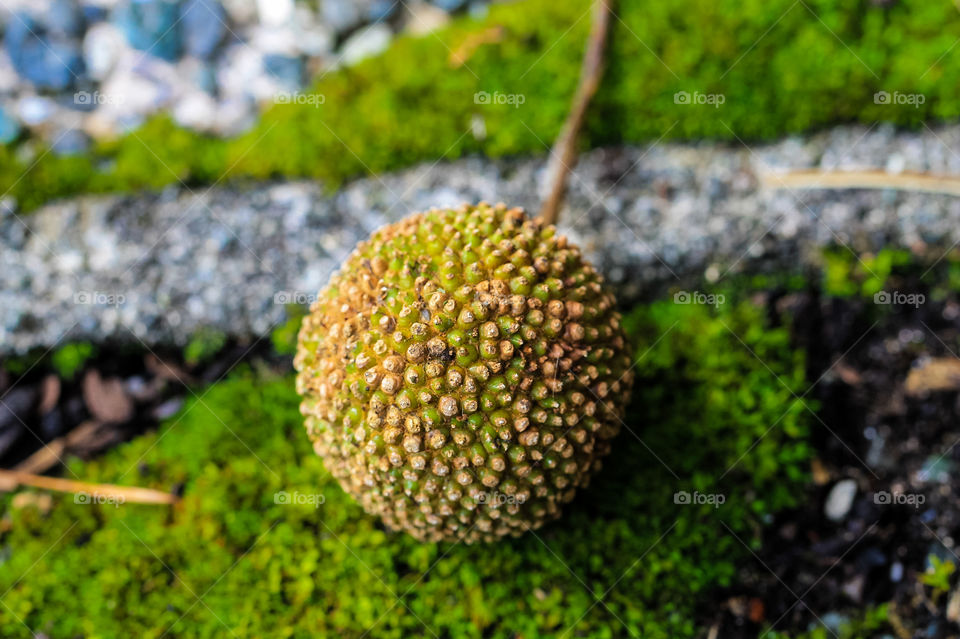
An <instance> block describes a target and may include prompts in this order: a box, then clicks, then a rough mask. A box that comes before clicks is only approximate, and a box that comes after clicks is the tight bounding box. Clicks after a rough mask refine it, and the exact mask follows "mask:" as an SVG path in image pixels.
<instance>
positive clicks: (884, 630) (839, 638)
mask: <svg viewBox="0 0 960 639" xmlns="http://www.w3.org/2000/svg"><path fill="white" fill-rule="evenodd" d="M888 619H889V608H888V605H887V604H883V605H880V606H873V607H870V608H868V609H866V610H864V611H862V612H861V613H860V614H858V616H857V617H856V618H855V619H850V620H848V621H845V622H844V623H841V624H840V625H839V627H838V628H837V629H836V631H834V630H828V629H827V628H825V627H824V626H822V625H818V626H817V627H816V628H813V629H812V630H810V631H809V632H805V633H803V634H799V635H790V634H787V633H782V632H767V633H764V634H762V635H761V637H762V639H830V638H832V639H863V638H864V637H892V636H893V633H892V628H891V626H890V623H889V622H888Z"/></svg>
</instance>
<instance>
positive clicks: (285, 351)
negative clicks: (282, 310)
mask: <svg viewBox="0 0 960 639" xmlns="http://www.w3.org/2000/svg"><path fill="white" fill-rule="evenodd" d="M286 311H287V319H286V321H284V322H283V323H282V324H280V325H279V326H278V327H277V328H275V329H273V332H272V333H270V340H271V341H272V342H273V350H275V351H276V352H278V353H280V354H281V355H293V354H294V353H296V352H297V333H299V332H300V322H301V321H302V320H303V316H304V315H306V314H307V308H306V307H305V306H298V305H296V304H288V305H287V307H286Z"/></svg>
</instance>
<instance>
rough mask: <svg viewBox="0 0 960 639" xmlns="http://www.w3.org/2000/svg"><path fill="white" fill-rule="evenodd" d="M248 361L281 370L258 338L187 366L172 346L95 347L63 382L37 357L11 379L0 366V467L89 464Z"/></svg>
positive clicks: (37, 469) (281, 363)
mask: <svg viewBox="0 0 960 639" xmlns="http://www.w3.org/2000/svg"><path fill="white" fill-rule="evenodd" d="M252 359H256V360H257V361H260V362H264V363H266V364H267V365H270V366H276V367H277V368H278V370H279V369H285V368H286V367H288V366H289V358H279V357H277V356H276V355H275V354H273V353H272V350H271V347H270V342H269V340H261V341H259V342H257V343H254V344H249V343H238V342H231V343H228V344H227V345H226V346H225V347H224V348H222V349H221V350H220V351H219V352H218V353H217V354H216V355H215V356H214V357H212V358H210V359H209V360H207V361H205V362H203V363H202V364H197V365H194V366H190V365H188V364H186V363H185V362H184V359H183V355H182V353H181V352H180V351H178V350H175V349H155V350H153V351H150V352H146V351H144V350H143V349H142V348H136V347H135V346H132V345H129V344H103V345H100V346H99V348H98V353H97V355H96V356H95V357H94V358H92V359H91V360H89V361H87V362H86V363H85V364H84V365H83V367H82V368H81V369H80V370H78V371H77V372H76V373H75V374H74V375H73V377H71V378H63V377H61V376H58V375H57V374H56V373H54V372H52V370H51V366H50V365H49V363H48V362H46V361H45V360H44V359H43V358H41V359H40V361H39V363H38V364H37V365H36V366H32V367H31V368H29V369H28V370H27V371H26V372H25V373H23V374H22V375H20V376H18V377H16V378H14V377H12V376H11V375H10V374H9V373H6V371H4V370H3V369H2V368H0V397H2V402H0V468H6V469H17V470H25V471H28V472H33V473H45V472H47V471H51V470H53V469H55V468H56V467H57V466H58V465H59V464H60V460H61V459H64V458H66V457H67V456H68V455H72V456H78V457H80V458H83V459H89V458H90V457H92V456H94V455H97V454H99V453H101V452H103V451H104V450H106V449H108V448H109V447H111V446H114V445H116V444H118V443H120V442H124V441H127V440H130V439H132V438H133V437H136V436H137V435H139V434H141V433H143V432H145V431H147V430H149V429H151V428H155V427H156V426H157V424H158V423H159V422H160V421H161V420H163V419H166V418H167V417H169V416H171V415H173V414H175V413H176V412H177V411H178V410H179V409H180V407H181V406H182V405H183V403H184V401H186V400H189V399H190V398H192V397H193V396H194V395H202V394H203V391H204V389H205V388H206V387H207V386H209V385H210V384H212V383H214V382H215V381H218V380H219V379H221V378H223V377H225V376H226V374H227V373H228V372H229V371H230V370H232V369H233V368H234V367H235V366H237V365H239V364H240V363H241V362H243V361H247V360H252Z"/></svg>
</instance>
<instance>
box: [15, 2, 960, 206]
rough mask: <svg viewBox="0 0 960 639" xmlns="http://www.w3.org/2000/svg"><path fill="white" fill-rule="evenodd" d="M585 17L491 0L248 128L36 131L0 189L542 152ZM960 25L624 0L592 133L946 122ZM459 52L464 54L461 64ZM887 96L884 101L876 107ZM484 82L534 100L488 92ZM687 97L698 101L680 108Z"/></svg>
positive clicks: (663, 134)
mask: <svg viewBox="0 0 960 639" xmlns="http://www.w3.org/2000/svg"><path fill="white" fill-rule="evenodd" d="M589 23H590V16H589V2H588V0H570V1H568V2H555V1H552V0H522V1H521V2H516V3H511V4H509V5H505V6H496V7H494V8H492V9H491V12H490V14H489V16H487V17H486V18H484V19H482V20H472V19H466V18H465V19H461V20H459V21H457V22H455V23H454V24H453V25H452V26H450V27H448V28H446V29H444V30H442V31H439V32H437V33H434V34H430V35H427V36H423V37H420V38H409V37H402V38H399V39H398V40H397V41H395V42H394V44H393V45H392V47H391V48H390V50H389V51H388V52H387V53H386V54H384V55H382V56H380V57H377V58H374V59H371V60H368V61H365V62H363V63H361V64H359V65H358V66H356V67H353V68H349V69H342V70H338V71H334V72H331V73H328V74H326V75H324V76H323V77H320V78H318V79H317V80H316V81H315V83H314V85H313V87H312V89H311V91H312V92H315V93H317V94H320V95H323V96H324V101H323V104H322V105H319V106H315V104H316V102H318V101H317V100H311V101H310V102H312V103H314V104H280V105H275V106H273V107H272V108H271V109H270V110H269V111H267V112H266V113H265V114H264V115H263V117H262V118H261V121H260V122H259V123H258V124H257V125H256V126H255V127H254V129H253V130H252V131H250V132H249V133H247V134H245V135H243V136H241V137H238V138H236V139H230V140H218V139H211V138H207V137H204V136H201V135H198V134H195V133H191V132H189V131H186V130H184V129H181V128H179V127H177V126H176V125H174V124H173V123H172V122H171V121H170V120H169V119H168V118H166V117H162V116H161V117H157V118H154V119H152V120H150V121H149V122H147V123H146V124H145V125H143V126H142V127H141V128H139V129H138V130H136V131H134V132H132V133H130V134H127V135H125V136H123V137H122V138H120V139H119V140H116V141H114V142H110V143H104V144H100V145H98V146H97V148H96V149H95V150H94V151H93V152H91V153H89V154H87V155H82V156H73V157H62V156H55V155H54V154H50V153H47V152H46V151H45V150H44V149H43V148H40V147H39V146H37V145H36V144H34V143H33V142H29V143H26V144H20V145H19V146H8V147H0V192H8V193H10V194H12V195H14V196H15V197H16V198H17V200H18V202H19V203H20V205H21V206H22V207H24V208H25V209H29V208H32V207H35V206H37V205H39V204H41V203H43V202H46V201H48V200H50V199H52V198H56V197H63V196H69V195H74V194H77V193H81V192H103V191H127V190H133V189H138V188H158V187H162V186H164V185H167V184H171V183H176V182H177V181H183V182H185V183H186V184H188V185H191V186H194V185H204V184H212V183H215V182H217V181H219V180H221V179H231V178H233V179H238V178H258V179H263V178H272V177H282V176H283V177H293V176H297V177H307V178H317V179H321V180H323V181H325V183H327V184H329V185H330V186H334V185H336V184H338V183H339V182H341V181H342V180H344V179H346V178H349V177H352V176H356V175H360V174H364V173H369V172H378V171H384V170H389V169H395V168H398V167H402V166H405V165H409V164H411V163H414V162H418V161H435V160H438V159H442V158H447V159H450V158H455V157H458V156H462V155H464V154H468V153H483V154H485V155H488V156H491V157H496V156H502V155H510V154H528V153H545V152H546V147H545V145H546V144H550V143H552V141H553V140H554V139H555V138H556V135H557V133H558V131H559V129H560V126H561V123H562V121H563V119H564V117H565V115H566V113H567V110H568V108H569V100H570V97H571V95H572V93H573V90H574V86H575V84H576V81H577V76H578V70H579V65H580V58H581V55H582V51H583V45H584V41H585V38H586V35H587V32H588V30H589V26H590V25H589ZM958 38H960V12H958V11H957V8H956V6H955V5H954V3H953V2H951V1H950V0H898V1H897V2H873V1H870V0H801V1H799V2H797V1H795V0H763V1H761V0H747V1H735V0H683V1H682V2H650V1H641V0H623V1H622V2H620V3H619V15H618V18H617V19H616V20H614V22H613V32H612V35H611V51H610V55H609V69H608V73H607V75H606V78H605V80H604V83H603V86H602V87H601V89H600V92H599V94H598V96H597V98H596V101H595V104H594V106H593V107H592V112H591V117H590V119H589V122H588V123H587V127H586V131H585V135H584V144H585V145H588V146H597V145H603V144H615V143H623V142H626V143H643V142H648V141H654V140H671V139H686V140H700V139H724V140H732V139H735V138H741V139H743V140H760V139H767V138H771V137H774V136H779V135H783V134H789V133H794V132H799V131H807V130H810V129H813V128H816V127H819V126H824V125H827V124H832V123H838V122H848V121H862V122H869V123H874V122H877V121H886V122H893V123H896V124H898V125H904V126H920V125H921V123H922V122H934V121H937V120H951V119H954V118H956V117H957V115H958V110H960V100H958V99H957V92H958V91H960V88H958V87H960V58H958V57H957V56H955V55H949V54H948V52H949V51H950V50H951V48H952V47H953V45H954V43H955V42H956V40H957V39H958ZM455 54H463V56H464V57H465V58H466V61H465V63H463V64H461V65H456V64H452V63H451V57H452V56H454V55H455ZM879 91H885V92H887V93H888V94H889V95H890V99H889V100H886V101H883V100H880V101H879V102H880V103H878V101H877V100H875V99H874V95H875V93H876V92H879ZM478 92H486V93H487V94H489V95H490V96H494V94H496V93H500V94H506V95H517V94H520V95H523V98H524V99H523V103H522V104H520V105H515V104H493V103H491V104H478V103H477V100H475V95H476V94H477V93H478ZM678 92H686V93H687V94H689V95H690V96H691V99H690V103H688V104H677V103H676V101H675V94H677V93H678ZM698 95H700V96H723V100H722V104H718V102H719V100H717V99H713V100H712V102H711V103H708V104H696V103H695V102H696V101H697V99H698V98H697V96H698ZM898 95H899V96H901V98H903V99H901V98H898V97H897V96H898ZM911 96H921V97H922V100H921V99H920V98H915V97H914V98H911ZM907 98H910V99H907ZM495 101H496V98H492V99H491V102H495ZM504 101H506V102H510V100H504ZM517 101H518V100H513V101H512V102H514V103H515V102H517ZM481 121H482V124H483V125H482V127H479V123H480V122H481ZM480 128H482V130H483V131H484V132H485V133H484V134H483V135H477V132H478V129H480Z"/></svg>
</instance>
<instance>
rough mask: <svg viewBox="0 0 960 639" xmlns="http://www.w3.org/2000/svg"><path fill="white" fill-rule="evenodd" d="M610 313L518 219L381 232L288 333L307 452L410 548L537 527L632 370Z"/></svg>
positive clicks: (474, 212) (584, 270) (465, 218)
mask: <svg viewBox="0 0 960 639" xmlns="http://www.w3.org/2000/svg"><path fill="white" fill-rule="evenodd" d="M614 306H615V305H614V299H613V296H612V295H611V294H610V293H609V292H608V291H606V290H605V289H604V288H603V286H602V278H601V277H600V275H599V274H598V273H597V272H596V271H595V270H594V269H593V267H592V266H591V265H590V264H589V263H587V262H586V261H584V259H583V258H582V256H581V254H580V250H579V249H578V248H577V247H576V246H574V245H571V244H568V243H567V241H566V238H564V237H562V236H558V235H557V234H556V230H555V228H554V227H553V226H543V225H541V224H540V223H539V222H537V221H532V220H529V219H527V218H526V216H525V215H524V213H523V211H522V210H520V209H516V208H514V209H508V208H507V207H506V206H504V205H503V204H498V205H496V206H489V205H487V204H484V203H480V204H478V205H477V206H468V205H464V206H462V207H460V208H457V209H443V210H437V209H434V210H430V211H428V212H426V213H419V214H414V215H411V216H409V217H407V218H405V219H404V220H401V221H400V222H397V223H395V224H392V225H389V226H386V227H384V228H381V229H380V230H378V231H376V232H375V233H374V234H373V235H372V236H371V237H370V239H369V240H367V241H366V242H363V243H361V244H360V245H358V246H357V248H356V250H355V251H354V252H353V254H352V255H351V256H350V257H349V258H348V259H347V261H346V262H345V263H344V265H343V267H342V268H341V270H340V271H339V272H338V273H336V274H335V275H334V276H333V277H332V278H331V280H330V283H329V284H328V285H327V287H326V288H324V289H323V290H322V291H321V292H320V293H319V295H318V297H317V300H316V302H314V304H313V305H312V306H311V309H310V313H309V314H308V315H307V316H306V317H305V318H304V321H303V325H302V327H301V329H300V334H299V343H298V349H297V355H296V358H295V360H294V365H295V367H296V369H297V371H298V374H297V391H298V392H299V393H300V395H301V396H302V397H303V401H302V403H301V406H300V410H301V412H302V413H303V415H304V416H305V418H306V429H307V433H308V435H309V437H310V439H311V440H312V442H313V445H314V450H315V451H316V452H317V454H319V455H321V456H322V457H323V459H324V463H325V465H326V467H327V469H328V470H329V471H330V472H331V473H332V474H333V475H334V476H335V477H336V478H337V479H338V480H339V481H340V483H341V485H342V486H343V488H344V489H345V490H346V491H347V492H348V493H350V494H351V495H353V497H354V498H356V499H357V500H358V501H359V502H360V504H362V506H363V507H364V509H365V510H366V511H367V512H369V513H371V514H376V515H379V516H381V517H382V518H383V521H384V522H385V523H386V525H387V526H389V527H390V528H392V529H396V530H405V531H407V532H409V533H410V534H411V535H413V536H414V537H416V538H417V539H421V540H425V541H438V540H447V541H465V542H468V543H469V542H474V541H492V540H494V539H497V538H499V537H502V536H504V535H519V534H521V533H523V532H524V531H525V530H527V529H536V528H538V527H540V526H541V525H543V523H544V522H546V521H549V520H550V519H552V518H555V517H557V516H559V514H560V507H561V505H562V504H564V503H567V502H569V501H570V500H571V499H573V497H574V494H575V492H576V489H577V488H579V487H582V486H585V485H587V483H588V482H589V479H590V477H591V475H592V474H593V473H595V472H596V471H597V470H598V469H599V468H600V465H601V461H600V460H601V458H602V457H603V456H604V455H606V454H607V453H608V452H609V451H610V447H611V444H610V440H611V439H612V438H613V437H614V436H615V435H616V434H617V433H618V432H619V430H620V425H621V423H622V421H621V420H622V417H623V411H624V408H625V405H626V402H627V399H628V396H629V392H630V387H631V385H632V382H633V375H632V372H631V358H630V351H629V349H628V348H627V342H626V338H625V336H624V334H623V330H622V328H621V326H620V316H619V314H618V313H617V312H616V311H615V310H614Z"/></svg>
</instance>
